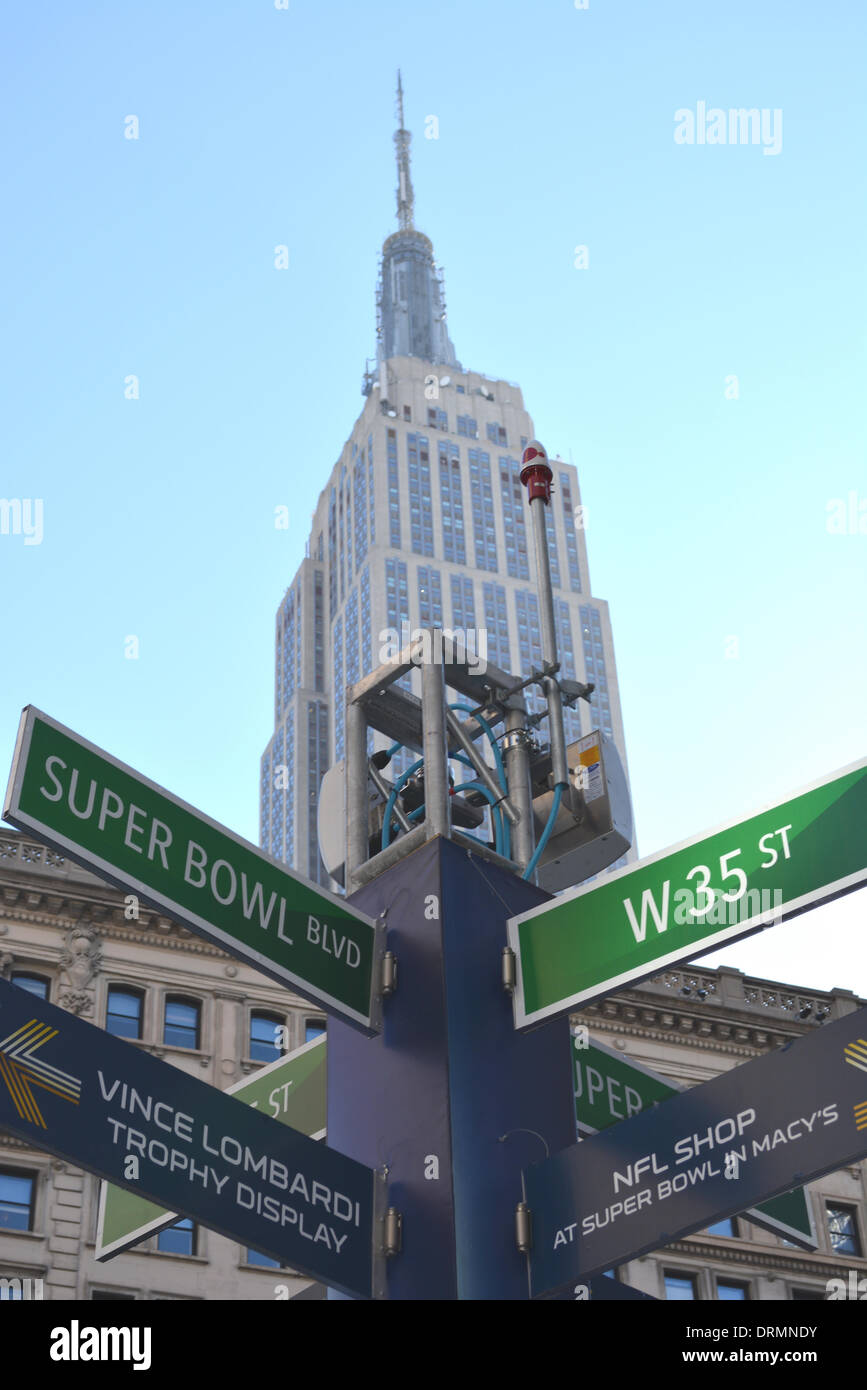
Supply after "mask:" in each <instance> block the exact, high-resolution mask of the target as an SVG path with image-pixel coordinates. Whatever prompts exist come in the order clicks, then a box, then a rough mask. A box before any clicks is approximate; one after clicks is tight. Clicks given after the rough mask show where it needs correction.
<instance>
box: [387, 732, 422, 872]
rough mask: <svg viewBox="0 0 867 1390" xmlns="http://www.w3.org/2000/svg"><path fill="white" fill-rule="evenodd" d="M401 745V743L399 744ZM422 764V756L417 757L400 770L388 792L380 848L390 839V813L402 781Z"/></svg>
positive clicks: (407, 778)
mask: <svg viewBox="0 0 867 1390" xmlns="http://www.w3.org/2000/svg"><path fill="white" fill-rule="evenodd" d="M401 746H402V745H401ZM423 764H424V758H417V759H416V761H415V762H414V763H412V764H411V765H410V766H409V767H408V768H407V770H406V772H402V773H401V775H400V776H399V777H398V779H397V781H396V782H395V784H394V786H393V787H392V789H391V792H390V794H389V798H388V801H386V803H385V820H384V821H383V822H382V848H383V849H386V848H387V846H388V844H389V841H390V840H391V813H392V811H393V810H394V803H395V802H396V801H397V795H398V792H399V791H400V789H401V787H402V786H403V784H404V782H406V781H408V780H409V778H410V777H411V776H412V774H413V773H414V772H417V771H418V769H419V768H420V767H422V766H423ZM419 809H420V808H419Z"/></svg>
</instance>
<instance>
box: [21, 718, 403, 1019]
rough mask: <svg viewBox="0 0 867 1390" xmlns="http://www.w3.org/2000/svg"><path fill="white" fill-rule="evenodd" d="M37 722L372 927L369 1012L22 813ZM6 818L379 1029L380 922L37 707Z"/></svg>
mask: <svg viewBox="0 0 867 1390" xmlns="http://www.w3.org/2000/svg"><path fill="white" fill-rule="evenodd" d="M37 719H40V720H42V721H43V722H44V723H45V724H48V725H49V726H50V727H51V728H53V729H57V730H58V732H60V733H61V734H64V735H65V736H66V737H67V738H69V739H71V740H72V741H73V742H74V743H78V744H80V745H81V746H82V747H83V748H86V749H88V750H89V752H91V753H93V754H95V756H97V757H99V758H102V759H104V761H106V762H108V763H110V764H111V765H112V766H113V767H116V768H118V769H119V771H121V772H124V773H126V775H127V776H129V777H132V778H133V779H134V780H135V781H137V782H141V783H142V784H143V785H144V786H146V787H148V788H150V790H151V791H154V792H157V793H158V794H159V795H160V796H164V797H165V798H166V800H167V801H170V802H171V803H172V804H173V805H175V806H177V807H179V808H180V809H181V810H183V811H186V812H187V813H188V814H190V815H192V816H194V817H196V818H197V819H198V820H200V821H202V822H204V823H205V824H206V825H208V826H210V828H211V829H212V830H215V831H217V832H218V833H219V834H221V835H225V836H226V837H227V838H228V839H230V840H232V841H234V843H235V844H237V845H240V846H241V848H242V849H245V850H248V851H251V852H252V853H253V854H255V855H256V856H257V858H259V859H263V860H265V861H266V863H268V864H270V865H271V866H272V867H274V868H276V869H279V870H280V871H281V872H282V873H284V874H286V875H287V877H289V878H291V879H294V880H295V882H296V883H300V884H301V885H302V886H303V887H304V888H308V889H312V891H313V892H314V893H317V894H319V896H320V897H323V898H326V899H327V900H328V901H330V902H332V903H334V904H335V905H336V906H338V907H339V908H340V909H341V911H343V912H345V913H347V914H348V915H349V916H350V917H354V918H355V919H356V920H357V921H359V922H360V923H362V924H363V925H365V926H369V927H370V928H372V930H373V942H372V946H371V951H372V957H373V959H372V967H371V980H370V1008H369V1013H368V1014H362V1013H359V1012H358V1010H357V1009H353V1008H350V1007H349V1006H348V1005H347V1004H344V1003H343V1002H342V1000H340V999H336V998H334V997H333V995H330V994H326V993H325V992H324V991H323V990H319V989H317V988H316V987H315V986H313V985H310V984H309V982H308V981H307V980H304V979H303V978H302V977H301V976H300V975H295V974H294V973H293V972H292V971H291V970H289V969H287V968H286V967H285V966H281V965H278V964H276V963H275V962H274V961H272V960H270V959H269V958H268V957H267V956H263V955H262V954H261V953H260V952H259V951H257V950H255V948H254V947H252V946H246V945H244V944H243V943H242V942H239V941H238V940H237V938H236V937H233V936H230V935H229V933H228V932H224V931H223V930H222V929H221V928H220V927H215V926H214V925H213V924H212V923H210V922H209V921H208V920H207V919H206V918H204V917H200V916H199V915H198V914H197V913H195V912H192V911H190V910H189V909H187V908H182V907H181V906H180V904H178V903H176V902H174V901H173V900H172V899H170V898H167V897H165V895H164V894H162V893H160V892H159V891H158V890H157V889H154V888H151V887H149V886H148V885H147V884H144V883H142V882H141V881H140V880H139V879H136V878H135V877H134V876H133V875H132V874H128V875H127V874H124V875H123V876H119V873H118V870H117V868H116V866H114V865H112V864H109V863H108V862H107V861H106V860H104V859H102V858H101V857H100V856H99V855H97V854H92V853H91V852H90V851H85V852H83V851H82V849H81V847H80V846H79V845H77V844H76V843H75V841H73V840H69V839H67V837H66V836H65V835H61V834H59V833H57V832H56V831H54V830H52V829H51V828H50V827H46V826H44V825H43V824H42V822H40V821H38V820H36V819H35V818H34V817H32V816H29V815H28V814H27V813H26V812H23V811H21V810H20V809H19V801H20V795H21V786H22V783H23V781H24V769H25V764H26V759H27V753H28V752H29V750H30V741H31V736H32V733H33V725H34V723H35V721H36V720H37ZM3 819H4V820H7V821H9V823H10V824H11V825H15V826H17V827H18V829H19V830H26V831H28V832H29V833H30V834H32V835H35V836H36V838H37V839H39V840H41V841H42V842H43V843H44V844H46V845H49V846H50V847H51V848H52V849H55V850H57V851H58V852H59V853H63V854H66V855H67V856H68V857H69V858H70V859H71V860H73V862H74V863H77V864H80V865H81V866H82V868H85V869H88V870H90V871H92V872H94V873H95V874H97V875H98V877H100V878H103V879H105V880H106V882H107V883H110V884H112V885H113V886H114V887H116V888H118V889H119V890H120V891H121V892H123V891H124V889H131V890H132V891H133V892H135V894H136V895H137V897H139V898H140V899H141V900H142V902H144V903H145V904H146V905H147V906H149V907H152V908H153V909H154V910H155V911H157V912H163V913H164V914H165V915H166V916H167V917H171V918H172V920H173V921H176V922H179V923H180V924H181V925H182V926H188V927H189V929H190V930H191V931H193V932H195V933H196V935H203V936H205V937H207V938H208V939H214V938H216V939H217V941H218V943H221V944H223V945H224V946H225V949H226V950H227V951H228V953H229V954H230V955H232V956H234V957H235V958H236V959H238V960H243V961H247V962H248V963H249V964H250V965H251V966H253V968H254V969H257V970H260V971H261V972H262V974H264V975H268V976H270V978H271V979H273V980H276V981H277V983H278V984H281V985H284V986H288V987H289V988H290V989H292V990H293V991H294V992H295V993H297V994H299V995H300V997H301V998H302V999H309V1000H311V1001H312V1002H314V1003H319V1004H321V1005H323V1007H324V1008H326V1009H328V1010H330V1011H331V1012H333V1013H335V1014H336V1015H338V1016H339V1017H340V1018H343V1019H346V1020H347V1021H348V1022H352V1023H356V1024H358V1025H359V1027H360V1028H362V1029H363V1030H364V1031H365V1032H367V1033H368V1034H369V1035H371V1036H372V1035H373V1034H375V1033H376V1032H379V1031H380V1030H379V1029H378V1028H376V1027H375V1026H374V1024H373V1022H372V1020H373V1017H374V1007H375V999H376V961H377V955H378V946H379V941H380V935H381V932H382V924H381V923H380V922H378V921H375V920H374V919H373V918H372V917H368V915H367V913H365V912H361V911H360V910H359V909H358V908H356V907H352V906H351V905H350V904H349V903H348V902H347V901H346V899H345V898H340V897H338V896H337V894H336V893H332V892H330V890H329V889H327V888H321V887H320V886H319V885H318V884H314V883H312V882H311V881H310V880H309V879H307V878H305V877H304V876H303V874H298V873H296V872H295V871H294V870H293V869H290V868H288V867H287V865H286V864H283V863H281V861H280V860H279V859H275V858H274V856H273V855H271V854H268V853H266V851H265V850H263V849H260V848H259V846H258V845H254V844H252V843H251V841H250V840H245V839H244V838H243V836H241V835H236V834H235V832H234V831H233V830H229V828H228V827H227V826H225V825H221V824H220V822H219V821H215V820H214V819H213V818H212V817H211V816H208V815H205V813H204V812H203V811H199V810H197V809H196V807H195V806H191V805H190V804H189V802H188V801H184V800H183V799H182V798H181V797H179V796H174V795H173V794H172V793H171V792H169V791H166V789H165V787H161V786H160V785H159V783H157V782H153V781H151V779H150V778H149V777H144V776H142V774H141V773H140V772H136V770H135V768H133V767H130V766H129V764H128V763H124V762H121V760H120V759H119V758H114V757H112V755H111V754H110V753H107V752H106V751H105V749H104V748H99V747H97V745H96V744H95V743H91V742H90V741H89V740H88V739H85V738H82V737H81V736H80V734H76V733H75V732H74V731H73V730H72V729H69V728H67V726H66V725H65V724H61V723H59V721H58V720H56V719H52V718H51V716H50V715H47V714H45V713H44V712H43V711H42V710H40V709H37V708H36V706H35V705H26V706H25V707H24V709H23V710H22V713H21V722H20V724H19V727H18V736H17V739H16V743H15V753H14V756H13V759H12V769H11V771H10V773H9V784H8V786H7V788H6V796H5V799H4V804H3Z"/></svg>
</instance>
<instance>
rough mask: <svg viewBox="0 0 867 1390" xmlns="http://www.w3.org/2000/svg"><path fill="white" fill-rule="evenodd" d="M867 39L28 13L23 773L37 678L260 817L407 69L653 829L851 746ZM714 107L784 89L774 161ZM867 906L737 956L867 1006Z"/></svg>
mask: <svg viewBox="0 0 867 1390" xmlns="http://www.w3.org/2000/svg"><path fill="white" fill-rule="evenodd" d="M865 27H867V22H865V15H864V11H863V8H862V7H861V6H860V5H858V4H856V3H846V4H844V3H839V0H829V3H827V4H825V5H823V6H816V5H813V4H806V3H799V2H797V0H796V3H787V4H783V3H777V2H776V0H764V2H763V4H762V5H761V6H755V5H754V4H748V3H739V2H738V0H735V3H730V4H726V5H725V6H716V7H706V6H697V5H695V3H694V0H670V3H663V4H661V5H655V6H648V5H646V4H639V3H624V4H610V3H603V2H602V0H589V8H588V9H586V10H578V9H576V8H575V5H574V3H572V0H556V3H554V2H553V0H544V2H543V3H537V4H536V5H534V6H532V7H530V6H528V5H526V3H517V0H500V2H499V3H496V4H494V3H490V2H489V0H477V2H476V3H473V4H470V5H466V4H464V3H452V2H451V0H440V3H438V4H437V5H436V6H434V7H430V6H425V7H421V6H418V7H416V6H407V5H406V4H404V3H396V2H394V3H392V2H390V0H386V3H376V4H372V5H368V6H357V5H350V4H347V3H342V2H341V3H337V4H332V5H329V6H320V5H313V4H310V3H306V2H305V0H288V9H287V10H277V9H275V7H274V4H273V0H243V3H242V2H241V0H232V2H231V3H229V2H226V3H211V2H210V0H207V3H206V0H197V3H195V4H192V3H189V2H187V3H183V0H175V3H171V4H170V3H161V0H152V3H150V4H149V5H147V6H146V7H141V6H138V7H136V6H119V5H116V4H114V3H111V4H109V3H103V4H100V3H89V4H85V5H84V6H82V7H79V8H76V9H75V10H73V9H72V8H70V7H67V6H61V5H59V4H57V3H54V4H48V5H46V6H39V7H36V6H30V7H27V6H23V5H22V6H18V7H17V8H16V11H15V12H14V13H10V12H8V11H7V17H6V20H5V30H6V32H5V35H4V37H5V44H4V47H5V51H6V54H7V59H6V61H7V69H8V71H7V73H6V74H5V81H4V83H3V91H2V95H0V109H2V120H3V124H4V127H5V144H6V150H7V152H6V182H7V204H8V208H9V209H10V211H9V213H8V214H7V218H6V219H5V221H4V227H3V232H2V236H3V264H4V267H5V271H6V274H5V277H4V280H5V286H4V296H3V297H4V301H5V302H4V306H3V307H4V310H5V317H6V321H7V324H8V325H9V328H8V330H7V334H6V342H5V348H6V351H5V354H4V356H5V361H4V365H3V372H2V383H3V390H4V395H5V396H6V400H5V402H4V410H3V418H4V435H5V438H4V440H3V448H2V472H0V495H2V496H4V497H7V498H14V497H17V498H22V499H24V498H32V499H36V498H39V499H42V501H43V507H44V537H43V540H42V543H41V544H40V545H25V544H24V538H23V537H22V536H12V535H0V574H2V582H3V589H4V592H5V596H6V600H7V604H6V613H5V623H4V638H5V640H4V644H3V647H4V661H3V681H2V684H0V702H2V707H0V716H2V717H0V768H2V771H0V776H3V775H5V768H6V767H8V765H9V762H10V761H11V754H12V747H13V741H14V734H15V730H16V727H17V722H18V716H19V713H20V710H21V707H22V706H23V705H25V704H27V703H34V704H37V705H38V706H40V707H41V708H42V709H44V710H46V712H48V713H49V714H51V715H53V716H54V717H55V718H58V719H60V720H62V721H63V722H65V723H67V724H69V725H70V726H71V727H72V728H74V729H76V730H77V731H79V732H80V733H82V734H83V735H85V736H86V737H88V738H90V739H92V740H93V741H94V742H96V743H98V744H100V745H101V746H103V747H105V748H106V749H108V750H109V751H110V752H111V753H113V754H114V755H116V756H118V757H120V758H123V759H124V760H126V761H127V762H129V763H131V764H132V765H133V766H135V767H137V768H139V769H141V771H142V772H144V773H146V774H148V775H149V776H151V777H153V778H154V779H155V780H157V781H159V782H162V783H163V784H164V785H166V786H167V787H169V788H170V789H171V790H172V791H174V792H176V793H177V794H179V795H181V796H184V797H186V798H187V799H188V800H189V801H191V802H193V803H194V804H195V805H197V806H200V807H202V809H204V810H207V811H208V812H209V813H210V814H212V815H214V816H215V817H217V818H218V819H220V820H222V821H224V822H226V823H227V824H229V825H230V826H232V827H233V828H234V829H236V830H237V831H239V832H240V833H242V834H245V835H247V836H249V837H250V838H252V839H255V838H256V835H257V778H258V759H259V755H260V753H261V751H262V748H263V746H264V744H265V742H266V741H267V739H268V737H269V735H270V732H271V728H272V710H273V696H272V685H273V621H274V612H275V609H276V606H277V604H278V602H279V600H280V598H281V596H282V593H283V591H284V589H285V587H286V586H287V584H288V583H289V581H290V580H291V578H292V576H293V574H294V571H295V568H296V566H297V563H298V561H299V559H300V558H301V555H302V554H303V545H304V540H305V538H306V536H307V531H308V526H309V519H310V514H311V512H312V510H313V507H314V505H315V502H316V498H317V496H318V493H319V490H320V488H321V487H322V485H323V484H324V482H325V480H326V478H327V476H328V473H329V470H330V468H331V467H332V465H333V463H334V461H335V459H336V457H337V455H338V453H339V451H340V448H341V446H342V444H343V441H344V440H345V438H346V436H347V435H348V434H349V432H350V429H351V426H352V423H353V421H354V419H355V417H356V415H357V413H358V411H359V409H360V406H361V403H362V399H361V396H360V394H359V383H360V377H361V372H362V369H363V367H364V361H365V358H366V357H367V356H368V355H372V354H373V351H374V287H375V276H376V265H377V255H378V251H379V248H380V245H381V242H382V240H383V238H384V237H385V236H386V235H388V233H389V232H391V231H392V230H393V229H394V226H395V218H394V185H395V173H394V164H393V155H392V148H393V147H392V132H393V129H394V125H395V120H394V74H395V69H396V68H397V67H398V66H401V68H402V70H403V74H404V85H405V89H406V116H407V123H408V125H409V127H410V128H411V129H412V131H413V135H414V139H413V177H414V183H415V192H416V221H417V224H418V225H419V226H420V227H421V228H422V229H423V230H424V231H426V232H427V233H428V234H429V235H430V236H431V237H432V238H433V241H434V246H435V249H436V253H437V256H438V259H439V260H440V261H441V262H442V263H443V265H444V267H445V275H446V289H447V296H448V305H449V322H450V332H451V336H452V339H453V341H454V343H455V347H456V349H457V352H458V356H459V357H460V359H461V361H462V362H463V364H464V365H465V366H466V367H469V368H472V369H474V370H480V371H483V372H486V373H487V374H488V375H491V376H503V377H505V378H507V379H509V380H514V381H517V382H519V383H520V385H521V386H522V388H523V391H524V398H525V402H526V405H527V408H528V409H529V410H530V412H531V413H532V415H533V417H534V420H535V424H536V429H537V433H538V435H539V437H540V438H541V439H542V440H543V442H544V443H545V444H546V445H547V447H548V449H549V451H550V452H552V453H554V452H557V451H559V452H560V453H561V454H562V455H563V456H564V457H567V458H568V457H570V456H571V457H572V459H573V460H574V462H575V463H576V464H577V466H578V469H579V476H580V479H581V486H582V492H583V501H584V503H585V506H586V507H587V509H588V513H589V525H588V546H589V554H590V567H591V577H592V581H593V588H594V591H595V592H596V593H597V594H598V595H600V596H602V597H604V598H607V599H608V600H609V602H610V604H611V610H612V617H613V622H614V633H615V643H616V651H617V660H618V671H619V677H620V685H621V696H622V703H623V711H624V719H625V725H626V737H627V745H628V753H629V762H630V772H631V777H632V784H633V792H634V799H635V813H636V821H637V829H638V836H639V847H640V849H641V851H642V853H645V854H647V853H651V852H653V851H655V850H657V849H661V848H663V847H664V846H665V845H667V844H670V843H673V842H675V841H678V840H680V839H684V838H686V837H688V836H691V835H693V834H695V833H697V832H698V831H700V830H702V829H704V828H705V827H708V826H712V825H716V824H718V823H720V822H722V821H725V820H727V819H730V818H735V817H737V816H739V815H740V814H741V813H746V812H748V811H750V810H751V809H753V808H754V807H756V806H758V805H761V804H764V803H766V802H771V801H773V800H775V799H777V798H779V797H781V796H783V795H784V794H785V793H786V792H787V791H790V790H792V789H794V788H796V787H799V786H801V785H802V784H805V783H807V782H810V781H812V780H814V779H816V778H819V777H821V776H823V775H824V774H826V773H829V772H831V771H833V770H834V769H835V768H838V767H841V766H843V765H845V764H847V763H849V762H851V761H854V760H855V759H859V758H862V757H864V756H865V754H867V657H865V652H867V642H865V636H867V633H865V626H867V620H865V611H867V605H865V598H867V578H865V576H867V534H865V533H864V532H863V531H859V530H858V520H859V518H860V517H863V516H864V515H865V513H864V512H862V513H859V512H858V510H857V508H858V506H859V504H860V503H861V502H862V501H864V502H865V511H867V465H865V462H864V458H865V455H864V442H865V441H864V433H865V431H864V411H863V404H862V399H863V380H864V367H865V364H864V343H863V324H864V321H865V274H864V211H865V208H864V203H865V197H864V192H865V186H864V179H863V149H864V140H865V124H867V122H865V104H864V101H863V96H861V95H860V94H861V92H862V90H863V80H862V79H863V63H864V48H865V45H864V37H865V35H864V31H865ZM699 102H705V103H706V104H707V106H708V107H719V108H722V109H724V110H728V109H729V108H733V107H756V108H759V109H767V110H769V111H775V110H779V111H781V112H782V127H781V129H782V148H781V150H780V152H779V153H778V154H771V155H767V154H764V153H763V149H762V147H761V145H725V146H722V145H709V144H704V145H699V144H693V145H682V144H677V143H675V140H674V129H675V120H674V115H675V112H676V111H678V110H679V109H684V108H686V109H692V110H695V109H696V108H697V104H698V103H699ZM130 115H134V116H136V117H137V118H138V121H139V138H138V139H137V140H129V139H126V138H125V137H124V126H125V119H126V118H127V117H128V116H130ZM431 115H433V116H436V117H437V121H438V125H439V129H438V138H436V139H426V138H425V128H426V118H427V117H429V116H431ZM428 128H430V123H428ZM281 244H285V245H287V246H288V247H289V268H288V269H287V270H284V271H281V270H277V269H275V267H274V248H275V246H277V245H281ZM578 245H584V246H587V247H588V249H589V266H588V268H587V269H585V270H580V269H576V268H575V265H574V260H575V254H574V250H575V247H576V246H578ZM132 374H134V375H135V376H137V377H138V379H139V382H140V398H139V399H138V400H127V399H125V396H124V381H125V378H127V377H128V376H129V375H132ZM732 376H735V377H737V389H738V393H739V394H738V398H737V399H727V398H726V386H727V379H728V378H730V377H732ZM731 389H732V388H731V386H730V385H729V392H730V393H731ZM850 495H851V497H852V498H853V499H854V500H850ZM834 499H840V500H841V501H842V502H846V503H847V506H849V508H850V509H851V508H854V510H852V511H851V515H852V517H853V518H854V524H853V525H851V526H850V527H849V529H848V531H844V533H843V534H838V533H833V532H829V531H828V529H827V522H828V518H829V510H828V509H829V506H831V507H833V501H834ZM281 503H286V504H288V505H289V506H290V508H291V513H292V523H291V527H290V529H289V531H288V532H287V531H277V530H275V529H274V525H273V517H274V508H275V507H276V506H277V505H279V504H281ZM863 524H864V526H865V527H867V519H865V520H864V523H863ZM129 636H136V637H137V638H138V639H139V657H138V659H137V660H128V659H125V657H124V646H125V640H126V639H127V638H128V637H129ZM865 916H867V913H865V892H864V891H863V890H862V891H861V892H860V893H858V894H855V895H852V896H850V897H849V898H848V899H847V900H846V901H845V902H844V903H843V904H840V905H836V906H834V907H832V908H829V909H827V910H824V911H822V912H821V913H811V914H808V915H807V916H806V917H804V918H802V919H800V921H798V922H795V923H792V924H791V925H789V926H783V927H778V928H776V929H773V930H771V931H769V932H766V933H764V934H763V935H762V936H761V937H759V938H754V939H753V941H752V942H749V943H744V944H740V945H736V946H734V947H732V948H730V949H729V950H728V951H727V952H725V955H724V958H725V959H726V960H728V961H730V962H731V963H733V964H736V965H738V966H739V967H740V968H742V969H745V970H747V971H748V972H757V973H763V974H766V975H770V976H772V977H776V978H779V979H783V980H786V981H789V982H792V983H798V984H804V985H810V984H812V985H815V986H818V987H831V986H833V985H835V984H836V985H842V986H846V987H849V988H853V989H855V990H856V991H859V992H860V993H861V994H867V948H865V945H864V927H865ZM819 943H821V944H819Z"/></svg>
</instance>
